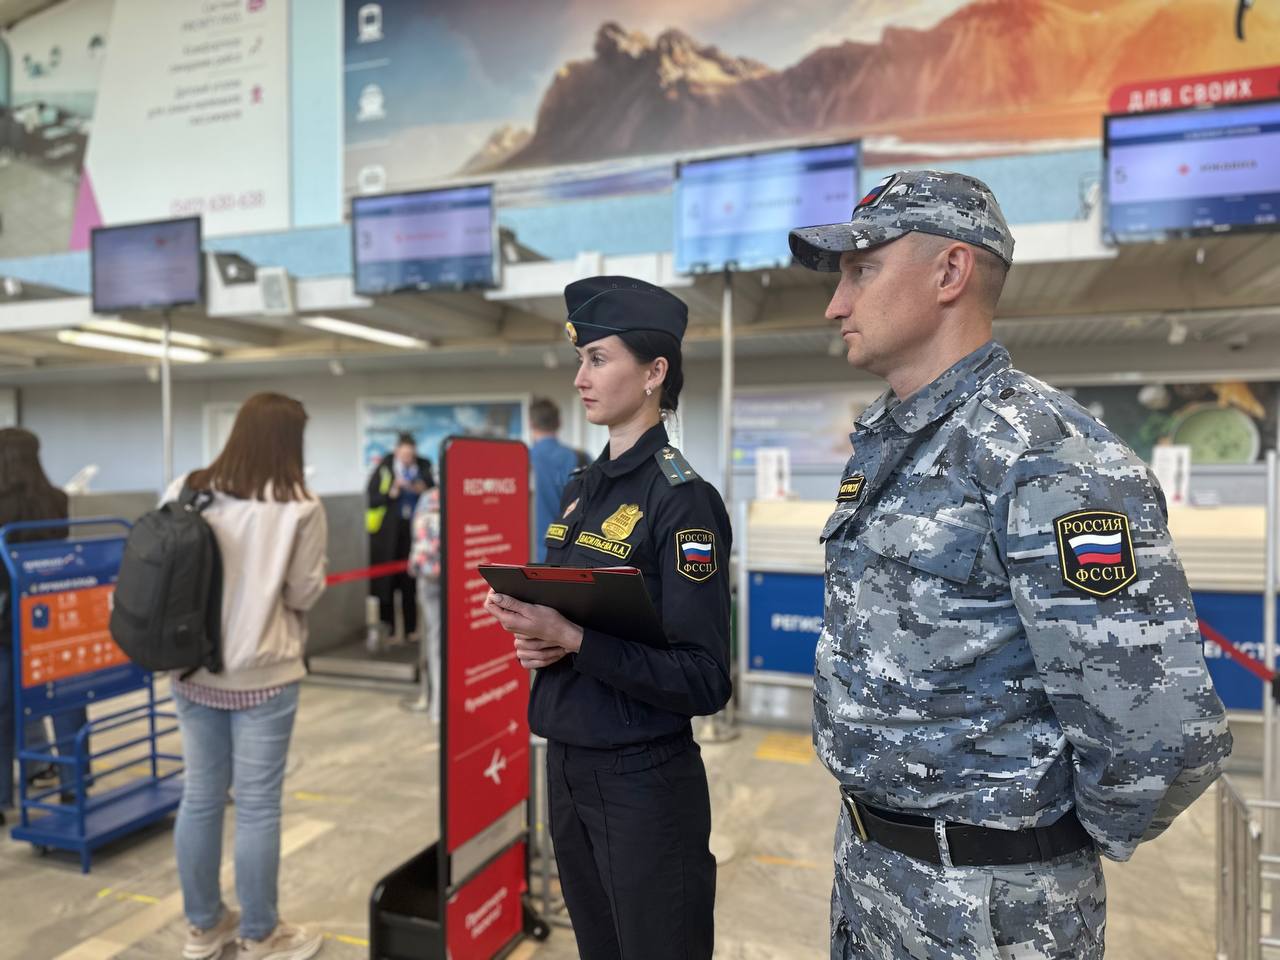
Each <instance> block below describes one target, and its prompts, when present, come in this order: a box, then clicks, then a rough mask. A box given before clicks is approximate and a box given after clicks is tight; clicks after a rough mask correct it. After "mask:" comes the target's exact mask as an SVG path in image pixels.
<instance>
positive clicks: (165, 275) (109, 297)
mask: <svg viewBox="0 0 1280 960" xmlns="http://www.w3.org/2000/svg"><path fill="white" fill-rule="evenodd" d="M89 261H90V266H91V270H90V273H91V274H92V288H93V312H94V313H120V312H121V311H126V310H164V309H167V308H169V307H179V306H183V305H184V304H190V303H200V302H201V301H202V300H203V299H204V259H203V254H202V253H201V251H200V218H199V217H185V218H183V219H181V220H157V221H154V222H152V223H130V224H125V225H122V226H118V227H96V228H94V230H93V231H92V233H91V234H90V239H89Z"/></svg>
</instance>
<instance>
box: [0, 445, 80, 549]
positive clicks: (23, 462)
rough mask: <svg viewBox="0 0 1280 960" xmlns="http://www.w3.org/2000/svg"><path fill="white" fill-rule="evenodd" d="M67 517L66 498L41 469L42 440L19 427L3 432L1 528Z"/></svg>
mask: <svg viewBox="0 0 1280 960" xmlns="http://www.w3.org/2000/svg"><path fill="white" fill-rule="evenodd" d="M66 516H67V495H66V494H65V493H63V492H62V491H61V490H59V489H58V488H57V487H55V486H54V485H53V484H52V483H50V482H49V478H48V476H46V475H45V472H44V467H42V466H40V440H39V438H38V437H37V436H36V435H35V434H34V433H32V432H31V431H30V430H23V429H21V428H19V427H6V428H5V429H3V430H0V526H3V525H4V524H6V523H14V522H16V521H18V520H64V519H66ZM63 535H65V534H63ZM14 539H23V538H21V537H16V538H14Z"/></svg>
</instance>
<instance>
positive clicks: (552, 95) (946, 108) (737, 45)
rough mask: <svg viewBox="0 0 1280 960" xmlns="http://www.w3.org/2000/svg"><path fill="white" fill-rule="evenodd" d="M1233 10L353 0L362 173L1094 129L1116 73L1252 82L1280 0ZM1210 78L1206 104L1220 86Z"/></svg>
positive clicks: (1276, 22)
mask: <svg viewBox="0 0 1280 960" xmlns="http://www.w3.org/2000/svg"><path fill="white" fill-rule="evenodd" d="M1236 7H1237V4H1236V3H1235V2H1234V0H1231V2H1228V0H1185V2H1180V3H1171V2H1165V0H1114V2H1110V3H1102V2H1099V0H853V2H848V0H793V2H790V3H785V4H778V3H766V2H762V0H726V2H720V3H713V4H700V5H699V4H687V3H677V2H674V0H601V2H597V3H590V4H586V3H578V4H564V3H557V2H553V0H519V2H517V0H491V2H488V3H483V4H479V3H470V4H466V3H450V2H446V0H381V2H371V0H345V67H346V70H345V78H346V80H345V82H346V91H345V98H344V122H345V129H346V135H345V140H346V171H345V178H344V185H345V187H346V190H347V192H348V193H376V192H380V191H387V190H391V191H394V190H407V189H413V188H415V187H421V186H432V185H438V184H441V183H443V182H446V181H449V180H452V179H456V178H465V177H484V178H487V179H493V178H494V177H495V176H496V177H498V178H503V177H505V176H506V175H508V174H518V173H520V172H522V171H529V170H537V169H544V170H553V169H555V168H557V167H560V168H564V167H569V166H571V165H581V164H597V163H602V162H606V161H609V162H612V161H617V160H621V159H623V158H630V159H632V160H633V161H636V162H637V163H638V162H639V161H640V160H641V159H642V158H645V157H648V158H650V159H651V160H652V158H656V157H667V158H673V157H683V158H687V157H690V156H693V155H696V154H698V153H700V152H709V151H717V152H730V151H732V150H734V149H735V148H740V147H742V146H745V145H750V146H751V147H752V148H760V147H765V146H768V145H777V144H798V143H815V142H823V141H825V142H831V141H835V140H843V139H852V138H862V140H863V144H864V147H865V150H866V154H867V157H866V163H867V164H879V163H885V164H889V163H892V164H895V165H899V166H916V165H920V164H925V163H937V162H938V161H939V159H940V158H943V159H945V158H948V157H968V156H990V155H992V154H1014V153H1020V152H1031V151H1058V150H1063V149H1070V148H1073V147H1078V146H1082V145H1092V144H1095V143H1097V141H1098V138H1099V135H1100V129H1101V124H1100V118H1101V116H1102V115H1103V114H1104V113H1107V112H1108V109H1109V105H1110V104H1111V102H1112V101H1111V97H1112V92H1113V91H1117V88H1122V89H1123V91H1124V93H1123V97H1124V103H1125V106H1124V107H1121V108H1120V109H1121V110H1123V109H1126V108H1127V106H1128V103H1129V101H1130V99H1131V98H1132V97H1131V94H1130V91H1129V87H1130V86H1131V85H1136V86H1137V87H1140V88H1141V90H1140V91H1139V93H1138V95H1139V96H1140V97H1141V98H1142V101H1143V104H1144V106H1145V104H1146V102H1147V98H1148V94H1147V92H1146V89H1147V88H1146V86H1145V83H1146V82H1147V81H1150V80H1152V79H1153V78H1162V77H1173V76H1191V75H1195V76H1199V75H1204V74H1217V73H1221V72H1222V71H1227V70H1231V71H1239V72H1241V76H1244V77H1245V79H1249V80H1250V87H1252V86H1253V79H1252V74H1248V73H1246V72H1247V71H1252V70H1255V69H1256V68H1265V67H1270V66H1274V65H1275V63H1276V50H1277V44H1280V13H1278V12H1277V10H1276V9H1275V6H1274V4H1266V3H1258V4H1255V5H1254V7H1253V9H1252V10H1251V11H1250V12H1249V15H1248V23H1247V30H1246V31H1245V36H1244V38H1243V39H1240V38H1238V37H1237V35H1236ZM517 22H518V23H519V29H518V30H512V29H510V25H511V24H512V23H517ZM1189 38H1192V39H1189ZM922 64H927V68H922V66H921V65H922ZM1197 82H1198V81H1194V80H1193V81H1192V83H1191V89H1190V91H1189V93H1188V95H1189V96H1190V97H1191V99H1192V100H1196V98H1197V96H1198V95H1199V96H1200V97H1202V98H1203V99H1202V100H1201V101H1200V102H1208V98H1209V97H1210V96H1211V93H1210V85H1211V83H1212V82H1213V81H1205V83H1204V88H1203V90H1202V91H1200V93H1199V94H1197V87H1196V83H1197ZM1263 85H1264V86H1265V83H1264V84H1263ZM1213 89H1214V90H1215V91H1216V92H1217V94H1218V95H1219V96H1220V97H1222V98H1224V99H1225V98H1226V97H1227V95H1228V94H1227V88H1226V85H1225V82H1223V85H1222V87H1221V88H1213ZM1241 89H1242V88H1241V80H1240V77H1237V78H1236V85H1235V87H1233V88H1232V94H1231V95H1233V96H1235V97H1237V98H1238V97H1239V96H1240V94H1241ZM1181 96H1182V90H1181V85H1179V86H1178V87H1176V88H1173V89H1172V90H1171V91H1170V93H1169V97H1170V98H1172V99H1175V100H1176V99H1177V98H1179V97H1181ZM1161 97H1162V94H1161V93H1160V91H1159V88H1157V90H1156V93H1155V94H1154V98H1155V102H1156V103H1157V104H1158V103H1159V102H1160V99H1161ZM1169 105H1170V106H1172V105H1176V104H1174V103H1170V104H1169Z"/></svg>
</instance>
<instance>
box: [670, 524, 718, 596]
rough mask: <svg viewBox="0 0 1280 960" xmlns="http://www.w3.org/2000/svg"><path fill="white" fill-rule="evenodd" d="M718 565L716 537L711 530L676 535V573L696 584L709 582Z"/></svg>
mask: <svg viewBox="0 0 1280 960" xmlns="http://www.w3.org/2000/svg"><path fill="white" fill-rule="evenodd" d="M717 569H719V568H718V567H717V565H716V535H715V534H714V533H712V532H711V531H710V530H698V529H695V530H681V531H680V532H679V533H677V534H676V572H677V573H679V574H680V575H681V576H684V577H688V578H689V579H690V580H692V581H694V583H701V582H702V581H703V580H709V579H711V577H713V576H714V575H715V572H716V570H717Z"/></svg>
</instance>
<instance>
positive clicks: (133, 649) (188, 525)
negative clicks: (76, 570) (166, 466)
mask: <svg viewBox="0 0 1280 960" xmlns="http://www.w3.org/2000/svg"><path fill="white" fill-rule="evenodd" d="M212 501H213V494H212V493H209V492H207V491H201V492H197V491H195V490H192V489H190V488H189V487H186V486H184V487H183V488H182V493H180V494H179V495H178V499H177V500H176V501H174V502H172V503H166V504H164V505H163V506H162V507H160V509H159V510H152V511H151V512H150V513H146V514H143V515H142V516H141V517H139V518H138V522H137V523H135V524H134V525H133V530H132V531H130V533H129V539H128V541H127V542H126V543H125V547H124V558H123V559H122V560H121V561H120V578H119V580H118V582H117V583H116V593H115V601H114V604H113V608H112V610H111V636H112V638H113V639H114V640H115V642H116V644H117V645H118V646H119V647H120V649H121V650H123V651H124V652H125V655H126V656H128V658H129V659H130V660H132V661H133V662H134V663H135V664H137V665H138V666H140V667H142V668H143V669H146V670H182V671H184V672H183V674H182V678H183V679H186V677H188V676H190V675H191V674H192V673H194V672H195V671H196V670H199V669H200V668H201V667H204V668H205V669H207V670H208V671H209V672H210V673H221V672H222V554H221V553H219V551H218V541H217V540H216V539H215V538H214V535H213V530H212V528H211V527H210V526H209V524H208V523H207V522H206V521H205V519H204V517H202V516H200V514H201V513H202V512H203V511H204V509H205V508H206V507H208V506H209V504H210V503H211V502H212Z"/></svg>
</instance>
